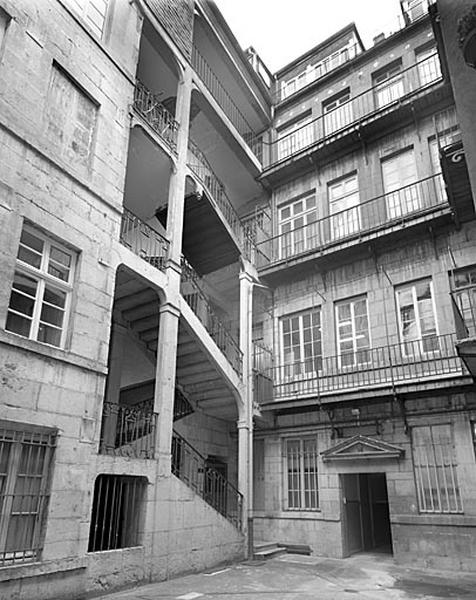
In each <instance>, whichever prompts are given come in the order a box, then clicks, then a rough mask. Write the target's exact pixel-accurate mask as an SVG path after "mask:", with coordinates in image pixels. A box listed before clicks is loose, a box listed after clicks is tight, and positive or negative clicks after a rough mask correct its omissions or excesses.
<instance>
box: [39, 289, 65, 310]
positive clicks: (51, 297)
mask: <svg viewBox="0 0 476 600" xmlns="http://www.w3.org/2000/svg"><path fill="white" fill-rule="evenodd" d="M43 302H48V304H53V305H54V306H59V307H60V308H64V306H65V303H66V294H65V293H64V292H62V291H60V290H57V289H55V288H52V287H51V286H49V285H47V286H45V293H44V296H43Z"/></svg>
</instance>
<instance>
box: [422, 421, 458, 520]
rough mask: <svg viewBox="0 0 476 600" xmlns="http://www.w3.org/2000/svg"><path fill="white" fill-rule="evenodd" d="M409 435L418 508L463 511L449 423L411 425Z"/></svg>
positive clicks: (438, 511)
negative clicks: (411, 439)
mask: <svg viewBox="0 0 476 600" xmlns="http://www.w3.org/2000/svg"><path fill="white" fill-rule="evenodd" d="M412 438H413V462H414V468H415V479H416V486H417V496H418V506H419V508H420V511H421V512H426V513H461V512H463V503H462V501H461V494H460V490H459V486H458V478H457V473H456V470H457V465H456V457H455V450H454V443H453V437H452V429H451V425H429V426H424V427H414V428H413V430H412Z"/></svg>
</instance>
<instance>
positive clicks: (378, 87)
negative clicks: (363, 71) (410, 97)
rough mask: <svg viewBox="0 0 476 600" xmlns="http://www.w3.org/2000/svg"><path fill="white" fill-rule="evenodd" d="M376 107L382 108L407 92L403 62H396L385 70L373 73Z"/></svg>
mask: <svg viewBox="0 0 476 600" xmlns="http://www.w3.org/2000/svg"><path fill="white" fill-rule="evenodd" d="M372 79H373V86H374V88H375V89H374V94H375V104H376V108H382V107H384V106H387V105H388V104H391V103H392V102H395V100H398V99H399V98H400V97H401V96H403V94H404V93H405V91H404V87H403V74H402V73H401V63H400V62H398V63H394V64H392V65H390V66H388V67H387V68H386V69H385V70H384V71H380V72H379V73H378V74H375V75H373V77H372Z"/></svg>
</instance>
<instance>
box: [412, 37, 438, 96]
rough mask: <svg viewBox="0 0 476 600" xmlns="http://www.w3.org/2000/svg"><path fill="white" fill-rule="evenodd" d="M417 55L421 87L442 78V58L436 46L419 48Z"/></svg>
mask: <svg viewBox="0 0 476 600" xmlns="http://www.w3.org/2000/svg"><path fill="white" fill-rule="evenodd" d="M415 56H416V61H417V67H418V78H419V80H420V86H421V87H423V86H425V85H428V84H430V83H432V82H433V81H437V80H438V79H441V67H440V59H439V58H438V52H437V51H436V48H435V46H430V47H428V48H423V49H420V50H417V51H416V52H415Z"/></svg>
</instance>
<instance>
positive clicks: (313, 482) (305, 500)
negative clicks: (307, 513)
mask: <svg viewBox="0 0 476 600" xmlns="http://www.w3.org/2000/svg"><path fill="white" fill-rule="evenodd" d="M285 444H286V463H287V466H286V468H287V508H288V509H289V510H316V509H318V508H319V486H318V479H317V475H318V469H317V459H318V454H317V440H316V439H315V438H304V439H289V440H286V442H285Z"/></svg>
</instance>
